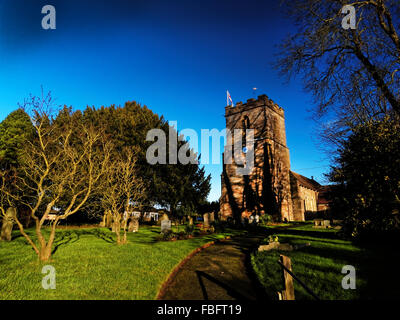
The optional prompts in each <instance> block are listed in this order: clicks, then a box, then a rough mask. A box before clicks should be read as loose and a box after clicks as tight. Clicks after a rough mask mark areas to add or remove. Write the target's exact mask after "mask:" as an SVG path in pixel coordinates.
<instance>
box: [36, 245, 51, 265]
mask: <svg viewBox="0 0 400 320" xmlns="http://www.w3.org/2000/svg"><path fill="white" fill-rule="evenodd" d="M51 247H52V245H49V244H47V245H46V246H44V247H42V248H40V252H39V259H40V261H48V260H49V259H50V257H51Z"/></svg>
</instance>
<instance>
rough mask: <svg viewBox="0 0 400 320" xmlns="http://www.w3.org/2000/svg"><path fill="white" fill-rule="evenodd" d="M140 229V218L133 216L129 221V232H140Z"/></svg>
mask: <svg viewBox="0 0 400 320" xmlns="http://www.w3.org/2000/svg"><path fill="white" fill-rule="evenodd" d="M138 231H139V219H138V218H136V217H132V218H131V220H130V221H129V226H128V232H138Z"/></svg>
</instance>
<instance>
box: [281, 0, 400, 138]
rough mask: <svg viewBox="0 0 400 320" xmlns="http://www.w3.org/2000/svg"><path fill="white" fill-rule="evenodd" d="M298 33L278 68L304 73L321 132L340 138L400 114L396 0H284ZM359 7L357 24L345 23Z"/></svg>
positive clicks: (283, 51)
mask: <svg viewBox="0 0 400 320" xmlns="http://www.w3.org/2000/svg"><path fill="white" fill-rule="evenodd" d="M283 4H284V7H285V8H287V12H288V14H289V16H290V17H291V18H292V19H294V22H295V24H296V27H297V30H298V31H297V33H296V34H295V35H293V36H291V37H289V38H288V39H287V40H286V41H285V42H284V43H282V45H281V50H280V52H279V58H278V60H277V62H276V67H277V68H278V69H279V70H280V72H281V74H282V75H284V76H287V77H288V79H289V78H291V77H292V76H294V75H301V76H302V79H303V82H304V86H305V89H306V90H307V91H309V92H311V93H312V94H313V96H314V98H315V104H316V106H317V109H316V112H315V115H316V116H317V117H316V118H317V119H318V120H323V117H324V116H327V117H326V119H325V120H324V121H325V122H324V124H323V127H322V133H323V136H324V137H325V138H326V139H327V140H328V141H329V142H333V143H338V142H339V143H340V141H341V138H342V137H343V136H345V135H346V133H347V131H348V129H349V128H351V127H352V126H353V125H354V124H357V123H360V122H364V121H366V120H368V119H371V118H380V117H382V116H383V115H387V114H390V113H391V112H394V113H397V114H400V86H399V85H400V73H399V71H400V38H399V33H398V30H399V28H400V2H399V1H398V0H365V1H362V0H360V1H357V0H284V1H283ZM345 5H352V6H353V7H354V8H355V22H356V23H355V28H354V29H353V28H351V27H350V28H347V27H346V28H344V27H343V25H342V22H343V21H345V22H346V21H348V20H347V19H348V18H349V17H350V16H346V15H348V14H349V13H350V12H349V11H346V9H345V10H343V8H344V6H345Z"/></svg>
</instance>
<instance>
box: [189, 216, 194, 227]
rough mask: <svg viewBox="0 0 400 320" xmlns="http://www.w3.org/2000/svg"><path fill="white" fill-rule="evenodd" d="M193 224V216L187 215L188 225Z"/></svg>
mask: <svg viewBox="0 0 400 320" xmlns="http://www.w3.org/2000/svg"><path fill="white" fill-rule="evenodd" d="M192 224H193V217H189V225H192Z"/></svg>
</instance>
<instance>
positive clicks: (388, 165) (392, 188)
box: [329, 117, 400, 239]
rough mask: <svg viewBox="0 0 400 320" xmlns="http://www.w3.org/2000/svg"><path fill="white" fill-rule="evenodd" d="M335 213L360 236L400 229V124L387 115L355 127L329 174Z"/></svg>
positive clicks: (349, 232)
mask: <svg viewBox="0 0 400 320" xmlns="http://www.w3.org/2000/svg"><path fill="white" fill-rule="evenodd" d="M329 177H330V180H331V181H332V182H334V183H336V185H335V187H334V188H333V192H332V194H331V198H332V200H333V204H332V210H333V213H334V214H336V215H337V214H339V215H342V216H343V217H344V219H345V220H344V228H343V231H344V233H345V234H346V235H348V236H351V237H353V238H356V239H366V238H371V237H372V235H380V236H381V235H383V234H384V233H387V234H388V233H391V232H395V231H398V230H399V227H400V226H399V219H398V217H399V211H400V124H399V121H398V119H397V120H393V119H390V118H389V117H385V118H384V119H383V120H382V121H376V120H371V121H369V122H367V123H365V124H362V125H358V126H356V127H355V128H353V134H351V135H350V136H349V138H348V140H347V141H345V142H344V143H343V146H342V147H341V148H340V149H339V150H338V156H337V159H336V165H335V166H334V167H333V168H332V171H331V173H330V175H329Z"/></svg>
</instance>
